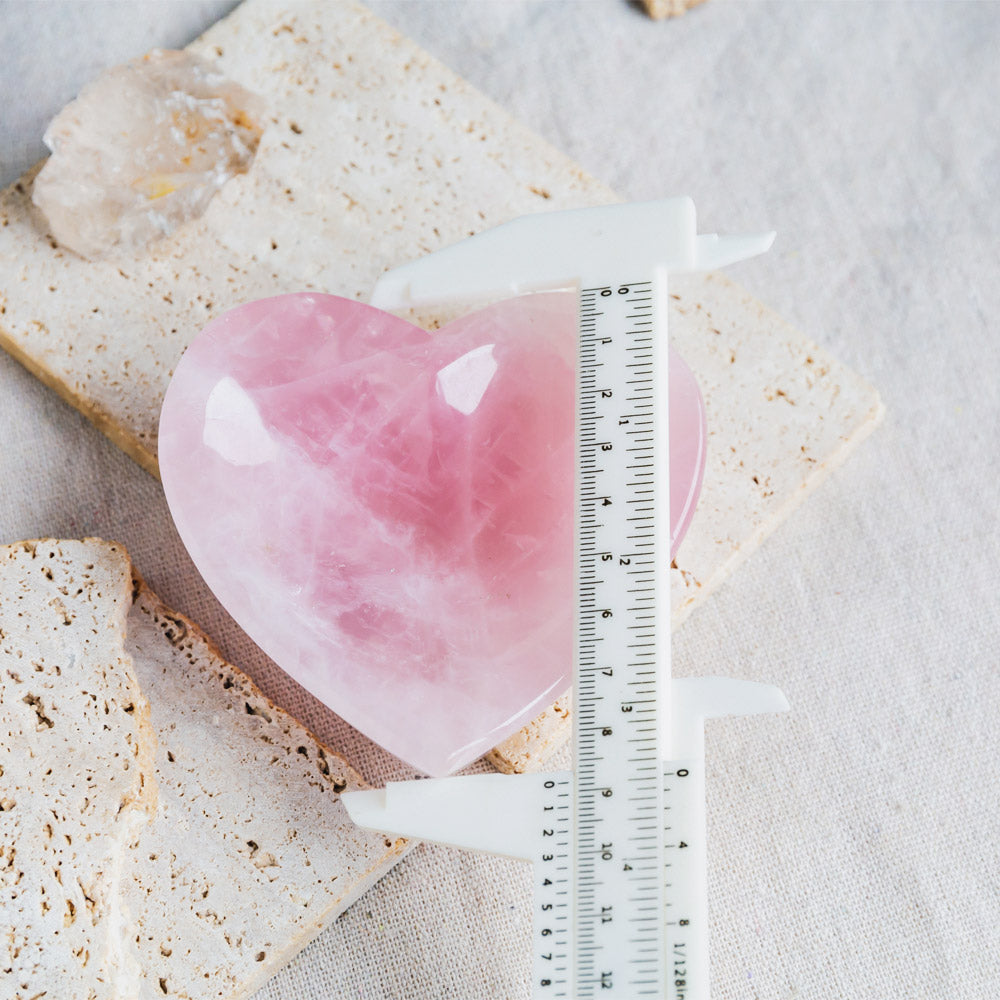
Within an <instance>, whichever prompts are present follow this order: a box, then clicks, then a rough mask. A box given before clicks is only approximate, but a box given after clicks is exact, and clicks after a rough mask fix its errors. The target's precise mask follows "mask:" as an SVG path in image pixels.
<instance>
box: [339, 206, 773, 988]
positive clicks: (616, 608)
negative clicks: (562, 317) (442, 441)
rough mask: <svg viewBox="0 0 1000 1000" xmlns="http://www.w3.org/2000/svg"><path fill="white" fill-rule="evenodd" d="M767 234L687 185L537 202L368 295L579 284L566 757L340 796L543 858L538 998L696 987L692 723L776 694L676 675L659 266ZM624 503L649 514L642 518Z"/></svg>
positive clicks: (698, 884) (461, 295) (457, 838)
mask: <svg viewBox="0 0 1000 1000" xmlns="http://www.w3.org/2000/svg"><path fill="white" fill-rule="evenodd" d="M773 238H774V234H773V233H770V234H766V235H760V236H743V237H719V236H698V235H697V233H696V229H695V211H694V205H693V203H692V202H691V200H690V199H688V198H671V199H667V200H663V201H655V202H648V203H633V204H626V205H608V206H602V207H598V208H585V209H575V210H569V211H560V212H547V213H540V214H537V215H531V216H524V217H522V218H518V219H515V220H513V221H512V222H508V223H506V224H504V225H501V226H498V227H496V228H495V229H491V230H488V231H486V232H484V233H481V234H478V235H476V236H473V237H470V238H469V239H467V240H464V241H462V242H461V243H457V244H455V245H453V246H450V247H446V248H445V249H443V250H440V251H438V252H436V253H432V254H430V255H428V256H426V257H422V258H420V259H419V260H416V261H414V262H412V263H410V264H406V265H404V266H403V267H399V268H396V269H395V270H393V271H390V272H389V273H387V274H386V275H385V276H384V277H383V278H382V279H381V281H379V283H378V285H377V286H376V289H375V293H374V294H373V296H372V304H373V305H376V306H379V307H381V308H383V309H396V310H400V309H406V308H419V307H422V306H429V305H434V304H441V303H444V302H448V301H462V300H466V301H468V300H474V299H479V300H482V299H484V298H496V297H502V296H504V295H519V294H524V293H527V292H535V291H542V290H549V289H554V288H575V289H577V292H578V295H579V301H580V308H579V310H578V315H579V321H578V322H579V338H578V355H577V424H576V437H577V470H576V539H575V541H576V588H575V591H576V610H577V615H576V623H577V626H576V642H575V662H574V688H573V718H574V726H573V770H572V771H568V772H550V773H543V774H525V775H502V774H488V775H471V776H463V777H452V778H438V779H428V780H423V781H412V782H396V783H391V784H390V785H388V787H386V788H384V789H378V790H374V791H359V792H350V793H345V794H344V796H343V800H344V804H345V806H346V807H347V810H348V813H349V814H350V816H351V818H352V819H353V820H354V822H355V823H357V824H358V825H359V826H363V827H369V828H372V829H375V830H382V831H386V832H389V833H393V834H397V835H401V836H407V837H416V838H419V839H421V840H428V841H434V842H437V843H442V844H450V845H452V846H456V847H462V848H467V849H469V850H474V851H484V852H488V853H492V854H501V855H506V856H508V857H513V858H520V859H524V860H527V861H531V862H533V863H534V873H535V877H534V882H535V902H534V963H533V969H532V995H533V996H534V997H535V998H538V1000H541V998H549V997H552V998H555V997H559V998H568V1000H578V998H584V997H597V996H599V997H602V998H612V997H618V998H627V1000H635V998H639V997H655V998H657V1000H662V998H668V1000H707V998H708V992H709V964H708V916H707V904H706V868H705V866H706V851H705V805H704V802H705V800H704V782H705V777H704V734H703V723H704V720H705V719H706V718H709V717H713V716H720V715H735V714H743V715H746V714H752V713H758V712H779V711H784V710H787V708H788V703H787V701H786V700H785V698H784V695H782V693H781V692H780V691H779V690H778V689H777V688H774V687H771V686H770V685H765V684H759V683H754V682H750V681H740V680H728V679H724V678H717V677H705V678H686V679H680V680H674V681H671V680H670V600H669V565H670V531H669V523H670V522H669V516H668V515H669V507H668V505H669V464H668V463H669V455H668V451H669V447H668V442H669V436H668V426H667V415H668V399H667V387H668V379H667V276H668V274H669V273H671V272H673V273H678V272H684V271H701V270H711V269H714V268H718V267H721V266H723V265H725V264H729V263H732V262H734V261H738V260H742V259H744V258H746V257H752V256H754V255H756V254H759V253H762V252H763V251H765V250H767V248H768V247H769V246H770V244H771V242H772V240H773ZM636 300H641V301H643V302H645V303H648V305H647V306H644V307H643V320H642V324H643V330H642V332H643V333H644V334H651V336H650V337H646V338H645V339H646V340H647V341H648V342H649V349H648V350H644V352H643V354H642V357H641V362H637V361H636V358H635V356H634V351H633V354H631V355H630V353H629V350H628V343H629V337H628V335H629V334H631V333H635V332H636V330H633V329H630V326H633V325H634V324H635V320H630V318H629V310H630V308H631V309H635V306H629V305H627V304H626V303H627V301H632V302H635V301H636ZM598 371H599V373H600V378H599V380H598V379H597V372H598ZM626 401H628V402H626ZM623 407H628V408H629V410H628V412H629V413H631V414H634V415H640V416H641V417H642V418H644V420H645V421H646V423H647V425H648V426H649V427H650V432H649V434H648V435H647V436H646V438H645V439H644V443H643V449H642V452H641V455H640V457H639V458H636V457H635V455H634V453H635V448H634V447H632V448H630V447H629V445H630V444H631V443H632V442H631V441H630V440H629V439H628V438H616V436H615V432H614V430H613V428H614V427H615V426H617V424H619V423H627V422H628V421H627V420H626V419H623V417H622V413H623ZM598 430H599V431H600V433H596V432H597V431H598ZM618 433H619V435H620V434H621V432H618ZM629 452H631V453H632V457H631V458H629V457H626V455H627V453H629ZM628 463H631V464H628ZM636 463H640V464H641V467H642V468H643V470H644V471H643V472H642V473H641V478H640V477H639V476H637V475H636V474H635V473H630V472H629V470H630V469H634V468H636V467H637V466H636ZM640 489H641V491H642V500H641V501H640V500H638V499H637V498H636V496H635V491H637V490H640ZM606 499H607V500H610V501H611V502H609V503H607V504H605V503H604V500H606ZM596 500H600V501H601V503H600V504H597V503H596V502H595V501H596ZM630 500H632V501H633V507H634V505H635V504H636V503H641V504H642V507H643V509H644V510H646V511H648V516H646V517H645V518H643V523H642V524H641V525H640V527H639V528H636V526H635V518H634V517H630V516H629V515H630V513H631V512H632V508H631V507H630V505H629V501H630ZM637 532H638V534H637ZM637 538H641V539H642V540H641V541H637ZM608 554H611V555H613V558H604V557H605V556H607V555H608ZM633 560H634V562H635V564H636V565H633ZM625 564H628V566H629V574H628V575H626V574H625V571H624V569H621V570H619V569H618V567H619V565H621V566H623V567H624V566H625ZM637 565H639V566H641V569H637V568H636V566H637ZM598 570H599V571H598ZM637 574H638V575H637ZM634 587H641V588H643V591H644V592H645V593H646V594H647V595H648V596H647V597H646V598H644V600H643V603H642V606H641V607H636V605H638V604H639V603H640V602H639V601H637V600H636V599H634V598H632V597H630V596H629V590H630V588H634ZM651 612H652V613H651Z"/></svg>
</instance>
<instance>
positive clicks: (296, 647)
mask: <svg viewBox="0 0 1000 1000" xmlns="http://www.w3.org/2000/svg"><path fill="white" fill-rule="evenodd" d="M575 337H576V297H575V295H573V294H572V293H566V292H554V293H545V294H539V295H532V296H526V297H522V298H518V299H512V300H508V301H505V302H502V303H499V304H498V305H496V306H493V307H491V308H489V309H486V310H483V311H481V312H478V313H475V314H473V315H471V316H467V317H463V318H462V319H460V320H457V321H456V322H454V323H452V324H450V325H449V326H448V327H446V328H445V329H443V330H441V331H439V332H437V333H435V334H433V335H431V334H428V333H426V332H425V331H423V330H421V329H419V328H418V327H415V326H413V325H411V324H409V323H407V322H405V321H404V320H401V319H398V318H396V317H394V316H392V315H390V314H388V313H384V312H381V311H380V310H377V309H374V308H372V307H370V306H366V305H362V304H359V303H357V302H354V301H351V300H346V299H341V298H337V297H334V296H329V295H318V294H298V295H286V296H280V297H277V298H273V299H264V300H260V301H257V302H251V303H249V304H247V305H244V306H241V307H239V308H237V309H234V310H232V311H230V312H228V313H226V314H225V315H223V316H221V317H220V318H219V319H217V320H216V321H215V322H213V323H212V324H210V325H209V326H208V327H207V328H206V329H205V330H204V331H203V332H202V333H201V334H200V335H199V336H198V337H197V338H196V339H195V341H194V342H193V343H192V345H191V346H190V348H189V349H188V351H187V352H186V353H185V355H184V357H183V358H182V360H181V361H180V363H179V364H178V367H177V371H176V374H175V375H174V378H173V380H172V382H171V384H170V387H169V389H168V392H167V395H166V399H165V402H164V406H163V414H162V418H161V424H160V438H159V455H160V467H161V472H162V476H163V484H164V488H165V490H166V494H167V499H168V502H169V504H170V508H171V511H172V513H173V515H174V518H175V521H176V524H177V528H178V530H179V532H180V534H181V537H182V539H183V540H184V543H185V544H186V546H187V548H188V550H189V552H190V553H191V555H192V557H193V559H194V561H195V563H196V564H197V566H198V568H199V570H200V571H201V573H202V574H203V576H204V578H205V580H206V581H207V583H208V584H209V586H210V587H211V588H212V589H213V590H214V591H215V593H216V595H217V596H218V597H219V599H220V600H221V601H222V603H223V604H224V605H225V606H226V608H227V609H228V610H229V612H230V613H231V614H232V615H233V616H234V618H236V620H237V621H238V622H239V623H240V624H241V625H242V626H243V628H244V629H246V631H247V632H248V633H249V635H250V636H251V637H252V638H253V639H254V640H255V641H256V642H257V643H258V644H259V645H260V646H261V647H262V648H263V649H264V650H265V652H267V653H268V654H269V655H270V656H271V657H272V658H273V659H274V660H275V661H276V662H277V663H278V664H279V665H280V666H282V667H283V668H284V669H285V670H286V671H288V672H289V673H290V674H291V675H292V676H293V677H295V678H296V680H298V681H299V682H300V683H301V684H303V685H304V686H305V687H306V688H308V689H309V690H310V691H312V692H313V694H315V695H316V696H317V697H318V698H320V699H321V700H322V701H323V702H325V703H326V704H327V705H329V706H330V707H331V708H332V709H333V710H334V711H336V712H337V713H339V714H340V715H341V716H342V717H343V718H345V719H346V720H347V721H349V722H350V723H352V724H353V725H354V726H356V727H357V728H359V729H360V730H362V731H363V732H364V733H366V734H367V735H368V736H369V737H370V738H372V739H373V740H375V741H376V742H378V743H379V744H381V745H382V746H384V747H385V748H386V749H388V750H390V751H391V752H392V753H394V754H396V755H397V756H399V757H401V758H402V759H404V760H406V761H408V762H409V763H411V764H412V765H414V766H415V767H417V768H418V769H420V770H421V771H423V772H426V773H428V774H434V775H439V774H445V773H448V772H450V771H453V770H455V769H457V768H459V767H461V766H462V765H464V764H467V763H469V762H470V761H472V760H474V759H475V758H476V757H478V756H479V755H480V754H482V753H483V752H484V751H486V750H488V749H489V748H490V747H492V746H494V745H495V744H496V743H497V742H499V741H500V740H502V739H503V738H504V737H505V736H507V735H508V734H510V733H511V732H513V731H514V730H516V729H517V728H519V727H520V726H522V725H523V724H524V723H525V722H527V721H529V720H530V719H531V718H532V717H534V716H535V715H536V714H537V713H538V712H539V711H541V710H542V709H543V708H545V707H546V706H547V705H548V704H549V703H550V702H551V701H552V700H553V699H554V698H555V697H557V696H558V695H559V694H560V693H562V692H563V691H564V690H565V689H566V688H567V687H568V686H569V683H570V678H571V670H572V645H573V621H572V618H573V597H572V591H573V506H574V505H573V450H574V402H573V399H574V365H575ZM672 361H673V359H672ZM675 369H676V371H677V372H678V373H679V375H676V376H675V375H674V374H672V375H671V391H672V392H677V393H678V400H683V399H685V398H687V400H688V413H687V417H686V418H684V419H687V420H693V421H694V424H696V425H697V431H698V434H697V437H698V440H700V441H701V444H700V445H699V446H698V448H695V449H693V450H692V449H689V452H690V454H691V455H692V456H694V459H693V460H694V461H695V464H696V465H698V468H692V469H689V470H688V471H687V472H686V473H685V485H684V488H683V489H682V490H681V491H680V493H681V494H683V495H684V497H685V507H684V516H685V517H689V516H690V510H689V508H691V507H693V495H694V494H695V493H696V492H697V482H698V481H700V462H701V461H702V460H703V456H704V433H703V428H702V425H701V420H702V415H701V410H700V406H701V401H700V396H699V395H698V394H697V386H696V385H694V382H693V378H692V377H691V375H690V372H689V371H687V369H686V367H682V366H678V365H676V364H672V373H673V372H674V370H675ZM685 373H686V375H685ZM678 377H679V378H680V383H678V384H679V385H680V388H681V389H685V388H686V391H688V395H687V396H685V394H684V392H681V391H680V390H679V389H676V388H675V379H676V378H678ZM687 383H689V384H687ZM692 386H693V387H694V394H695V397H696V402H697V405H696V407H694V408H693V409H692V408H691V405H690V404H691V398H690V391H689V390H690V389H691V387H692ZM671 418H672V423H673V422H674V421H677V426H676V427H673V428H672V432H671V443H672V447H673V446H674V442H675V440H677V436H678V435H680V436H681V437H686V438H690V435H689V434H688V435H685V434H683V433H682V428H681V425H680V422H679V421H680V418H679V417H676V416H675V407H674V406H673V405H672V406H671ZM699 455H700V458H699V457H697V456H699ZM674 496H675V493H674V490H673V489H672V490H671V498H672V502H674V503H675V504H676V502H677V501H676V500H674ZM675 520H676V519H675ZM678 526H679V525H678Z"/></svg>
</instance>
